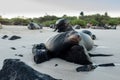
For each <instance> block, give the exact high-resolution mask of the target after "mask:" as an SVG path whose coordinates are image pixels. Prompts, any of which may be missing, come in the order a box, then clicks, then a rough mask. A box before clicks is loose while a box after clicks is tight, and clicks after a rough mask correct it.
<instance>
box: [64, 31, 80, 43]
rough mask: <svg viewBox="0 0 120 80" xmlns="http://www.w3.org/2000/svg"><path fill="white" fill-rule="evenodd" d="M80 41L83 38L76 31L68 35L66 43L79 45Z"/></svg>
mask: <svg viewBox="0 0 120 80" xmlns="http://www.w3.org/2000/svg"><path fill="white" fill-rule="evenodd" d="M80 41H81V36H80V35H79V33H78V32H76V31H70V32H69V33H68V34H67V35H66V39H65V42H71V43H74V44H79V42H80Z"/></svg>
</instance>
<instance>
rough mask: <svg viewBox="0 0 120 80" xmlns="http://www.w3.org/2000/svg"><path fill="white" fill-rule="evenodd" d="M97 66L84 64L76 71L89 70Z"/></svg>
mask: <svg viewBox="0 0 120 80" xmlns="http://www.w3.org/2000/svg"><path fill="white" fill-rule="evenodd" d="M95 68H97V65H83V66H81V67H78V68H76V71H77V72H80V71H81V72H87V71H91V70H94V69H95Z"/></svg>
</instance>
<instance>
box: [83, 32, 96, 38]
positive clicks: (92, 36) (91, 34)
mask: <svg viewBox="0 0 120 80" xmlns="http://www.w3.org/2000/svg"><path fill="white" fill-rule="evenodd" d="M82 32H83V33H85V34H88V35H89V36H90V37H91V38H92V39H93V40H95V39H96V36H95V35H94V34H93V33H92V32H91V31H89V30H82Z"/></svg>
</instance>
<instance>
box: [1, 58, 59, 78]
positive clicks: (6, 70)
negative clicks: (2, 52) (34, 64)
mask: <svg viewBox="0 0 120 80" xmlns="http://www.w3.org/2000/svg"><path fill="white" fill-rule="evenodd" d="M0 80H57V79H55V78H52V77H51V76H49V75H46V74H43V73H40V72H38V71H36V70H34V69H32V68H31V67H30V66H28V65H26V64H25V63H24V62H22V61H20V60H19V59H6V60H4V65H3V67H2V69H1V70H0Z"/></svg>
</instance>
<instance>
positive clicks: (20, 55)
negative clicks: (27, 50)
mask: <svg viewBox="0 0 120 80" xmlns="http://www.w3.org/2000/svg"><path fill="white" fill-rule="evenodd" d="M15 56H19V57H23V55H22V54H15Z"/></svg>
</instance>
